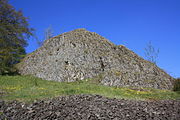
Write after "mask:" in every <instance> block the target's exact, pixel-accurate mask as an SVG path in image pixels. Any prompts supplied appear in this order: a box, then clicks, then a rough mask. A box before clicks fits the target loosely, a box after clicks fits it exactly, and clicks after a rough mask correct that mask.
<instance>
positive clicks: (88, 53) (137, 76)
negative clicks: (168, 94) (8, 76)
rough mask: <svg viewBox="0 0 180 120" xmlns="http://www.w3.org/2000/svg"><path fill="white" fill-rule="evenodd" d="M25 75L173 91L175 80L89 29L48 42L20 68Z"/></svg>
mask: <svg viewBox="0 0 180 120" xmlns="http://www.w3.org/2000/svg"><path fill="white" fill-rule="evenodd" d="M18 69H19V72H20V74H22V75H27V74H31V75H33V76H37V77H39V78H43V79H46V80H54V81H59V82H62V81H67V82H72V81H77V80H83V79H87V78H93V79H94V80H96V81H97V82H99V83H101V84H103V85H109V86H134V87H148V88H149V87H150V88H158V89H172V86H173V85H172V83H173V81H174V79H173V78H172V77H171V76H169V75H168V74H167V73H165V72H164V71H163V70H162V69H160V68H158V67H157V66H156V65H155V64H153V63H151V62H149V61H146V60H144V59H143V58H141V57H139V56H138V55H137V54H135V53H134V52H132V51H131V50H129V49H127V48H126V47H125V46H122V45H119V46H117V45H114V44H113V43H111V42H110V41H109V40H107V39H106V38H104V37H102V36H100V35H98V34H97V33H95V32H89V31H87V30H86V29H76V30H73V31H70V32H66V33H63V34H61V35H58V36H56V37H53V38H51V39H49V40H46V41H45V42H44V44H43V46H42V47H40V48H39V49H37V50H36V51H34V52H33V53H31V54H29V55H27V57H25V58H24V60H23V61H22V62H21V63H20V64H19V67H18Z"/></svg>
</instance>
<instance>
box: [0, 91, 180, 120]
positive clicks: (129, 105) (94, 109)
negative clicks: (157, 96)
mask: <svg viewBox="0 0 180 120" xmlns="http://www.w3.org/2000/svg"><path fill="white" fill-rule="evenodd" d="M0 119H2V120H4V119H7V120H111V119H112V120H180V100H161V101H135V100H124V99H110V98H106V97H102V96H99V95H72V96H63V97H57V98H53V99H49V100H40V101H36V102H34V103H32V104H24V103H20V102H17V101H13V102H10V103H5V102H4V101H0Z"/></svg>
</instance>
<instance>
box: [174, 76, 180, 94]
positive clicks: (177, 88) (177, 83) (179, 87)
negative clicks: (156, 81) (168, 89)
mask: <svg viewBox="0 0 180 120" xmlns="http://www.w3.org/2000/svg"><path fill="white" fill-rule="evenodd" d="M173 90H174V91H180V78H177V79H176V80H175V82H174V88H173Z"/></svg>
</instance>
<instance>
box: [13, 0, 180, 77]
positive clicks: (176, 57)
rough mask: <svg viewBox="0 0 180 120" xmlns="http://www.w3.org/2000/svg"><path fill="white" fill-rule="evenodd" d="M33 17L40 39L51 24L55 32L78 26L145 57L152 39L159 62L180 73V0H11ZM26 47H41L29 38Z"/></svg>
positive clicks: (32, 24) (29, 48)
mask: <svg viewBox="0 0 180 120" xmlns="http://www.w3.org/2000/svg"><path fill="white" fill-rule="evenodd" d="M10 3H11V4H12V5H13V6H14V7H15V8H16V9H17V10H19V9H22V10H23V13H24V15H25V16H27V17H29V18H30V19H29V23H30V25H31V27H33V28H35V29H36V31H35V33H36V35H37V37H38V39H39V40H43V39H44V31H45V29H46V28H48V27H49V26H50V25H52V27H53V29H54V35H58V34H60V33H63V32H68V31H71V30H73V29H77V28H86V29H87V30H89V31H93V32H97V33H98V34H100V35H102V36H104V37H105V38H107V39H109V40H110V41H112V42H113V43H115V44H117V45H119V44H123V45H125V46H126V47H127V48H129V49H131V50H133V51H134V52H135V53H137V54H138V55H140V56H142V57H145V55H144V52H145V50H144V48H145V47H146V45H147V43H148V42H149V41H151V42H152V44H153V46H154V47H155V48H159V50H160V52H159V56H158V59H157V65H158V66H159V67H160V68H162V69H164V70H165V71H166V72H168V73H169V74H171V75H172V76H174V77H180V62H179V61H180V0H10ZM28 43H29V46H28V47H27V48H26V51H27V52H28V53H29V52H32V51H34V50H35V49H37V48H38V45H37V43H36V40H35V39H34V38H31V39H29V41H28Z"/></svg>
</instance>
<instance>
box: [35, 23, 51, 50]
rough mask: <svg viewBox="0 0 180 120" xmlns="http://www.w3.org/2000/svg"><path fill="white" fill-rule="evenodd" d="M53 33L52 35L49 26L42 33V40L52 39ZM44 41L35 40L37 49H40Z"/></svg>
mask: <svg viewBox="0 0 180 120" xmlns="http://www.w3.org/2000/svg"><path fill="white" fill-rule="evenodd" d="M53 33H54V30H53V28H52V26H51V25H50V26H49V27H48V28H47V29H45V33H44V34H45V35H44V37H45V39H44V40H48V39H50V38H52V37H53ZM44 40H43V41H40V40H39V39H37V44H38V46H39V47H41V46H42V45H43V43H44Z"/></svg>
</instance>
